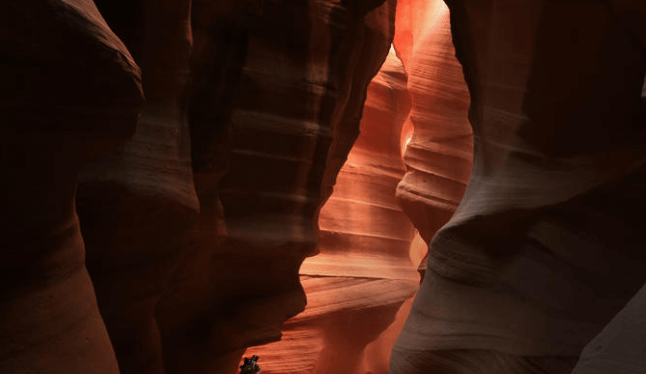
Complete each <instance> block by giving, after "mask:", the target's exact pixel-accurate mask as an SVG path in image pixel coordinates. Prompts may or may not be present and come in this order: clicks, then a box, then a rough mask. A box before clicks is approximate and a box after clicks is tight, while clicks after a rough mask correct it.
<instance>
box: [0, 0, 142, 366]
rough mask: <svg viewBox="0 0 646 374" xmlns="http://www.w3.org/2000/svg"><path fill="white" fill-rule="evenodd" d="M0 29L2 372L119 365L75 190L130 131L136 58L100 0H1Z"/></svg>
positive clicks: (137, 81) (137, 91)
mask: <svg viewBox="0 0 646 374" xmlns="http://www.w3.org/2000/svg"><path fill="white" fill-rule="evenodd" d="M0 33H1V34H2V36H1V37H0V82H2V84H0V114H1V115H2V121H3V122H2V125H1V127H0V128H1V131H2V141H1V143H2V145H1V146H0V168H1V169H2V171H3V179H2V180H3V183H2V196H3V204H2V205H3V214H2V218H1V219H0V227H1V229H0V230H1V237H2V239H1V241H2V244H1V245H0V248H2V249H1V250H0V372H2V373H7V374H14V373H15V374H31V373H33V374H35V373H75V372H84V373H85V372H87V373H106V374H107V373H109V374H117V373H118V372H119V370H118V367H117V361H116V360H115V356H114V351H113V349H112V346H111V344H110V339H109V337H108V334H107V332H106V328H105V325H104V323H103V320H102V319H101V315H100V314H99V309H98V307H97V301H96V297H95V292H94V289H93V288H92V283H91V281H90V278H89V276H88V272H87V270H86V267H85V253H84V244H83V239H82V238H81V232H80V230H79V222H78V218H77V216H76V211H75V206H74V195H75V191H76V181H77V175H78V172H79V170H80V169H81V166H82V165H83V163H84V162H86V161H88V160H89V159H91V158H95V157H97V156H99V155H101V154H104V153H106V152H107V151H109V150H111V149H113V148H114V147H115V146H117V145H119V144H121V143H123V142H124V141H125V140H126V139H127V138H128V137H129V136H131V135H132V133H133V132H134V130H135V127H136V123H137V116H138V113H139V111H140V110H141V103H142V98H143V97H142V92H141V75H140V71H139V67H138V66H137V65H136V64H135V62H134V61H133V59H132V57H131V56H130V53H129V52H128V50H127V49H126V47H125V46H124V45H123V44H122V43H121V41H120V40H119V38H118V37H117V36H116V35H115V34H114V33H112V31H111V30H110V28H109V27H108V26H107V24H106V23H105V21H104V19H103V18H102V17H101V15H100V14H99V12H98V10H97V9H96V6H95V5H94V3H93V2H92V1H86V0H80V1H22V2H15V3H14V2H10V3H7V4H4V5H3V10H2V12H0Z"/></svg>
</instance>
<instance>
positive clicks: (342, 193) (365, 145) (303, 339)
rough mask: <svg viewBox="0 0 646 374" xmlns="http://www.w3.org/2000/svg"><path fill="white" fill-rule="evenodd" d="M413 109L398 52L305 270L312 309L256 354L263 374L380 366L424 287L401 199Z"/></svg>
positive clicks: (375, 90)
mask: <svg viewBox="0 0 646 374" xmlns="http://www.w3.org/2000/svg"><path fill="white" fill-rule="evenodd" d="M386 5H387V4H386ZM409 108H410V99H409V97H408V94H407V92H406V76H405V74H404V71H403V67H402V65H401V62H400V61H399V59H398V58H397V56H396V55H395V51H394V49H392V48H391V50H390V53H389V55H388V57H387V59H386V61H385V62H384V64H383V66H382V67H381V70H380V71H379V74H377V76H376V77H375V78H374V79H373V80H372V82H371V83H370V85H369V86H368V94H367V99H366V102H365V107H364V110H363V116H362V119H361V125H360V134H359V136H358V138H357V140H356V142H355V143H354V146H353V148H352V150H351V151H350V153H349V154H348V156H347V161H346V162H345V163H344V165H343V167H342V168H341V170H340V172H339V174H338V176H337V178H336V184H335V185H334V192H333V193H332V195H331V197H330V199H329V200H328V201H327V203H326V204H325V206H324V207H323V208H322V209H321V212H320V215H319V229H320V231H319V234H318V238H319V244H318V250H319V252H320V253H319V254H318V255H316V256H314V257H311V258H308V259H307V260H305V262H304V263H303V265H302V266H301V268H300V274H301V282H302V284H303V288H304V290H305V293H306V295H307V300H308V304H307V307H306V308H305V311H304V312H303V313H301V314H299V315H297V316H296V317H294V318H292V319H291V320H290V321H289V322H287V324H286V325H285V330H286V332H285V339H283V341H281V342H278V343H273V344H270V345H267V346H264V347H259V348H255V349H252V350H250V351H249V352H248V354H257V355H258V356H260V357H261V359H262V361H263V365H262V367H263V372H268V373H285V372H292V373H303V374H305V373H308V374H310V373H317V374H323V373H341V372H342V373H348V374H351V373H363V372H365V370H367V368H369V367H374V366H375V365H374V362H372V361H374V360H375V359H381V357H377V358H375V357H368V356H364V351H365V348H366V346H367V344H368V343H370V342H371V341H373V340H375V339H376V338H377V337H379V335H380V334H381V333H382V332H383V331H384V330H385V329H386V328H387V327H388V326H389V325H390V324H391V323H392V322H393V320H394V319H395V314H396V313H397V311H398V309H399V308H400V306H401V305H402V303H403V302H404V301H405V300H406V299H408V298H410V297H411V296H412V295H413V293H414V292H415V290H416V289H417V285H418V282H419V281H418V275H417V273H416V271H415V267H414V266H413V264H412V262H411V261H410V258H409V249H410V244H411V241H412V238H413V234H414V229H413V227H412V225H411V223H410V221H409V220H408V218H407V217H406V216H405V214H404V213H403V212H402V211H401V209H400V207H399V206H398V204H397V201H396V199H395V188H396V186H397V183H398V182H399V180H400V179H401V177H402V176H403V174H404V164H403V162H402V157H401V153H400V150H401V145H400V141H399V137H400V134H401V128H402V125H403V123H404V120H405V118H406V116H407V114H408V111H409ZM379 353H381V352H379ZM383 366H384V368H383V369H382V370H383V371H382V372H383V373H385V372H386V368H385V366H386V365H383Z"/></svg>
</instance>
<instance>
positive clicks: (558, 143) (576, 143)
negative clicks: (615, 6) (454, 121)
mask: <svg viewBox="0 0 646 374" xmlns="http://www.w3.org/2000/svg"><path fill="white" fill-rule="evenodd" d="M447 4H448V5H449V8H450V10H451V20H452V30H453V40H454V44H455V47H456V51H457V56H458V58H459V60H460V62H461V63H462V65H463V67H464V73H465V79H466V81H467V83H468V85H469V90H470V94H471V99H472V104H471V108H470V121H471V124H472V127H473V132H474V143H475V144H474V147H475V148H474V165H473V170H472V173H471V178H470V180H469V185H468V187H467V190H466V193H465V196H464V198H463V200H462V202H461V203H460V205H459V206H458V209H457V211H456V213H455V214H454V216H453V217H452V218H451V220H450V221H449V222H448V223H447V224H446V225H445V226H444V227H443V228H442V229H441V230H440V231H439V232H438V233H437V234H436V236H435V238H434V239H433V241H432V243H431V248H430V253H429V260H428V264H427V265H428V271H427V273H426V277H425V279H424V281H423V283H422V287H421V289H420V291H419V292H418V294H417V298H416V300H415V303H414V305H413V308H412V311H411V314H410V316H409V318H408V321H407V323H406V325H405V327H404V329H403V331H402V333H401V335H400V337H399V339H398V341H397V343H396V344H395V347H394V349H393V355H392V360H391V369H390V370H391V373H393V374H400V373H406V374H409V373H426V372H433V371H439V372H443V373H467V372H469V373H470V372H477V373H525V372H526V373H569V372H570V371H571V370H572V368H573V366H574V363H575V362H576V360H577V357H578V355H579V353H580V352H581V350H582V349H583V347H584V346H585V344H586V343H587V342H588V341H590V339H592V338H593V337H594V336H595V335H596V334H597V333H598V332H599V331H600V330H601V329H602V327H603V326H604V325H605V324H606V323H608V322H609V321H610V319H611V318H612V316H613V315H614V314H615V313H617V312H618V311H619V310H620V309H621V308H622V307H623V305H624V304H625V303H626V302H627V301H628V300H629V299H630V297H631V296H632V295H633V294H634V293H635V292H636V291H637V290H638V289H639V288H640V287H641V285H642V284H643V283H644V281H645V277H644V274H645V273H644V272H643V268H644V261H645V260H646V258H644V253H643V251H641V250H640V249H639V248H642V247H643V245H644V238H643V235H641V234H639V233H640V231H641V228H640V226H641V225H640V222H641V219H640V218H639V217H640V214H641V213H639V212H640V210H641V209H643V208H644V203H645V201H644V198H643V196H642V194H640V193H636V191H638V190H640V189H641V188H642V184H643V180H644V179H643V175H642V173H643V166H642V165H643V164H644V160H645V159H646V157H645V156H646V153H645V152H644V150H643V142H644V139H645V138H644V133H643V129H642V127H643V126H641V125H642V124H643V123H644V106H643V102H642V101H641V98H640V92H641V89H642V85H643V78H644V73H645V69H646V61H645V58H644V54H643V53H642V52H641V51H642V50H643V48H642V46H641V44H640V43H639V42H638V39H637V38H635V35H636V33H633V32H631V31H630V28H627V25H628V24H627V23H624V22H623V21H621V20H620V19H619V18H617V16H616V14H615V13H614V12H613V11H612V10H611V9H609V8H608V7H607V6H606V5H605V4H601V3H594V4H588V3H585V4H584V3H580V2H559V3H556V2H551V1H534V0H527V1H520V2H513V3H511V2H503V1H494V0H492V1H467V0H463V1H461V0H455V1H447ZM617 238H621V240H619V241H617Z"/></svg>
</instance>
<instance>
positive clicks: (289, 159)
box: [0, 0, 395, 373]
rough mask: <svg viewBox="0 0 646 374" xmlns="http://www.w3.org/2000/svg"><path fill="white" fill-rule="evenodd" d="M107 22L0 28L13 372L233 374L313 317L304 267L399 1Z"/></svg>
mask: <svg viewBox="0 0 646 374" xmlns="http://www.w3.org/2000/svg"><path fill="white" fill-rule="evenodd" d="M97 5H98V9H97V7H95V5H94V4H93V3H92V2H89V1H87V2H84V1H77V2H70V3H68V2H65V1H49V2H48V1H45V2H38V3H36V2H34V4H32V3H31V2H27V3H25V5H10V6H8V9H7V10H6V11H3V14H2V21H3V25H2V27H3V31H4V34H5V35H7V36H6V37H3V38H2V39H0V42H1V43H2V48H3V51H7V52H6V53H5V52H3V53H4V54H3V55H2V58H3V63H4V62H6V65H7V66H8V68H7V69H8V70H6V71H5V70H3V74H5V73H8V75H7V77H10V79H9V80H7V82H9V83H10V84H7V85H5V84H4V83H3V88H2V89H3V91H2V92H3V101H2V105H3V107H2V110H3V114H5V118H8V122H7V123H11V124H12V125H11V126H5V128H6V131H7V132H8V133H7V137H6V144H7V146H6V147H3V158H2V162H3V165H6V168H7V169H8V170H9V166H10V165H13V164H14V163H15V162H16V160H22V159H24V160H27V161H25V162H26V164H25V167H24V169H20V170H19V171H18V170H17V169H11V170H15V171H11V173H14V174H15V175H14V174H11V175H9V176H8V177H9V179H11V181H12V182H11V183H10V184H9V185H7V186H5V188H8V191H9V193H8V194H7V195H6V196H11V198H12V201H11V202H10V203H9V207H10V208H9V212H10V213H12V212H15V214H13V213H12V214H13V215H11V214H9V215H8V216H7V217H9V216H10V217H11V218H10V219H8V220H7V224H6V225H5V226H3V227H4V228H7V230H8V231H7V232H6V237H7V238H9V242H10V243H13V242H15V243H17V244H16V247H15V249H14V247H11V246H8V247H7V248H9V249H6V250H3V256H5V255H6V261H5V260H3V261H2V266H3V269H5V270H6V271H3V282H2V287H3V290H6V292H5V291H3V292H2V299H1V302H2V308H1V309H0V311H1V313H2V322H0V323H2V325H1V327H2V328H1V329H0V337H1V339H2V341H1V342H2V350H1V352H2V353H1V355H2V356H1V358H2V360H0V365H3V366H2V372H3V373H4V372H9V373H13V372H16V373H25V372H56V373H58V372H70V373H73V372H88V373H90V372H92V373H94V372H96V373H100V372H110V373H117V372H118V371H120V372H121V373H163V372H167V373H232V372H235V371H236V369H237V363H238V361H239V358H240V355H241V354H242V351H243V350H244V348H245V347H247V346H249V345H257V344H262V343H265V342H268V341H273V340H277V339H279V338H280V335H281V333H280V325H281V324H282V323H283V322H284V321H285V320H287V319H288V318H289V317H291V316H293V315H295V314H297V313H298V312H300V311H301V310H302V309H303V308H304V304H305V296H304V293H303V290H302V286H301V284H300V282H299V277H298V268H299V267H300V265H301V262H302V261H303V259H304V258H305V257H306V256H308V255H311V254H313V253H314V251H315V246H316V240H317V226H316V222H317V220H318V210H319V209H320V207H321V206H322V205H323V203H324V201H325V200H326V199H327V198H328V197H329V195H330V193H331V187H332V185H333V184H334V182H335V178H336V174H337V173H338V171H339V169H340V168H341V165H342V164H343V161H344V160H345V158H346V156H347V153H348V152H349V150H350V147H351V146H352V144H353V142H354V140H355V139H356V136H357V132H358V126H359V120H360V117H361V113H362V111H363V105H364V101H365V97H366V91H367V86H368V84H369V82H370V81H371V79H372V78H373V76H374V75H375V74H376V73H377V71H378V70H379V67H380V66H381V64H382V63H383V61H384V60H385V58H386V55H387V54H388V48H389V46H390V44H391V42H392V38H393V35H394V16H395V13H394V11H395V2H394V1H389V2H369V1H365V2H361V1H359V2H352V3H348V4H346V3H331V2H324V1H310V2H306V3H299V4H291V3H281V2H266V3H261V2H255V1H249V2H233V1H232V2H218V3H217V4H212V2H206V1H195V2H193V1H190V0H179V1H172V2H169V3H164V4H163V5H160V4H152V3H150V2H148V1H143V0H142V1H137V2H134V3H132V2H128V3H126V2H107V1H98V2H97ZM99 11H100V12H101V13H102V14H103V16H104V17H105V18H106V19H107V24H106V22H105V21H104V20H103V18H102V16H101V15H100V14H99ZM108 24H109V25H110V26H109V27H108ZM110 29H112V30H113V31H114V34H113V33H112V31H111V30H110ZM115 34H116V35H115ZM14 35H16V36H14ZM117 35H118V36H119V37H120V38H121V39H122V40H123V43H122V42H121V41H120V40H119V38H118V37H117ZM124 44H125V46H124ZM55 46H56V47H55ZM126 47H127V48H128V49H126ZM54 48H56V50H54ZM128 50H130V52H129V51H128ZM130 53H132V57H131V56H130ZM134 61H137V63H138V64H139V65H140V66H141V67H142V71H143V72H142V73H140V71H139V68H138V67H137V65H136V64H135V62H134ZM3 66H4V65H3ZM3 76H4V75H3ZM142 80H143V93H144V94H145V96H146V102H145V105H144V106H143V110H142V111H141V115H139V110H140V109H141V103H142ZM36 107H38V108H40V109H43V111H40V110H33V108H36ZM38 113H44V114H38ZM7 115H8V116H7ZM137 117H138V126H137V128H136V131H135V124H137ZM32 130H33V131H32ZM128 137H132V138H131V139H130V140H128V141H127V142H125V143H123V142H124V141H126V140H127V138H128ZM120 144H121V145H120ZM118 145H120V146H119V147H117V148H115V147H116V146H118ZM108 151H110V152H108ZM90 160H91V162H89V163H88V164H87V165H86V166H85V168H84V169H83V172H82V175H81V183H80V187H79V191H78V199H77V205H78V210H79V215H80V218H81V230H82V232H83V236H84V239H85V242H86V244H87V267H88V269H89V272H90V275H91V278H92V284H93V286H94V290H96V297H97V298H98V307H99V308H100V311H101V316H99V309H97V302H96V299H95V294H94V290H93V287H92V284H91V283H90V279H89V278H88V274H87V272H86V270H85V267H84V266H83V261H84V258H83V242H82V241H81V236H80V232H79V226H78V221H77V219H76V215H75V211H74V193H75V183H76V182H75V180H76V174H77V173H78V171H79V170H80V169H81V166H82V165H83V163H85V162H86V161H90ZM227 171H228V174H227V177H226V179H225V180H223V181H222V183H221V179H222V176H223V175H224V174H225V173H227ZM24 184H27V186H25V185H24ZM32 195H33V196H32ZM28 196H32V197H31V198H29V197H28ZM34 196H36V197H37V198H34ZM16 197H20V198H16ZM29 212H31V213H29ZM33 212H42V214H41V215H38V214H33ZM27 213H28V214H27ZM39 214H40V213H39ZM10 221H11V222H10ZM26 228H29V230H31V231H29V232H28V233H27V231H25V230H26ZM25 237H29V238H33V239H29V240H25V239H24V238H25ZM21 240H22V241H21ZM18 243H20V244H18ZM25 243H26V244H25ZM3 258H4V257H3ZM18 269H20V270H18ZM24 269H27V270H24ZM30 269H31V270H30ZM18 273H20V276H18ZM39 308H40V309H39ZM27 310H34V312H30V313H31V314H30V313H27V312H26V311H27ZM50 311H53V314H52V315H50V314H49V312H50ZM101 317H102V319H103V321H104V322H103V321H102V320H101ZM104 323H105V325H104ZM106 327H107V332H108V333H109V339H108V334H106ZM113 347H114V350H113ZM41 354H42V355H41ZM115 354H116V360H115ZM36 356H38V357H39V358H40V357H42V360H41V361H39V360H35V359H34V357H36ZM81 356H82V358H80V359H78V357H81ZM117 363H118V368H117Z"/></svg>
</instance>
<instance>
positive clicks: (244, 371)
mask: <svg viewBox="0 0 646 374" xmlns="http://www.w3.org/2000/svg"><path fill="white" fill-rule="evenodd" d="M260 373H262V370H261V369H260V366H258V356H256V355H253V356H251V358H247V357H245V358H244V365H242V366H240V374H260Z"/></svg>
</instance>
